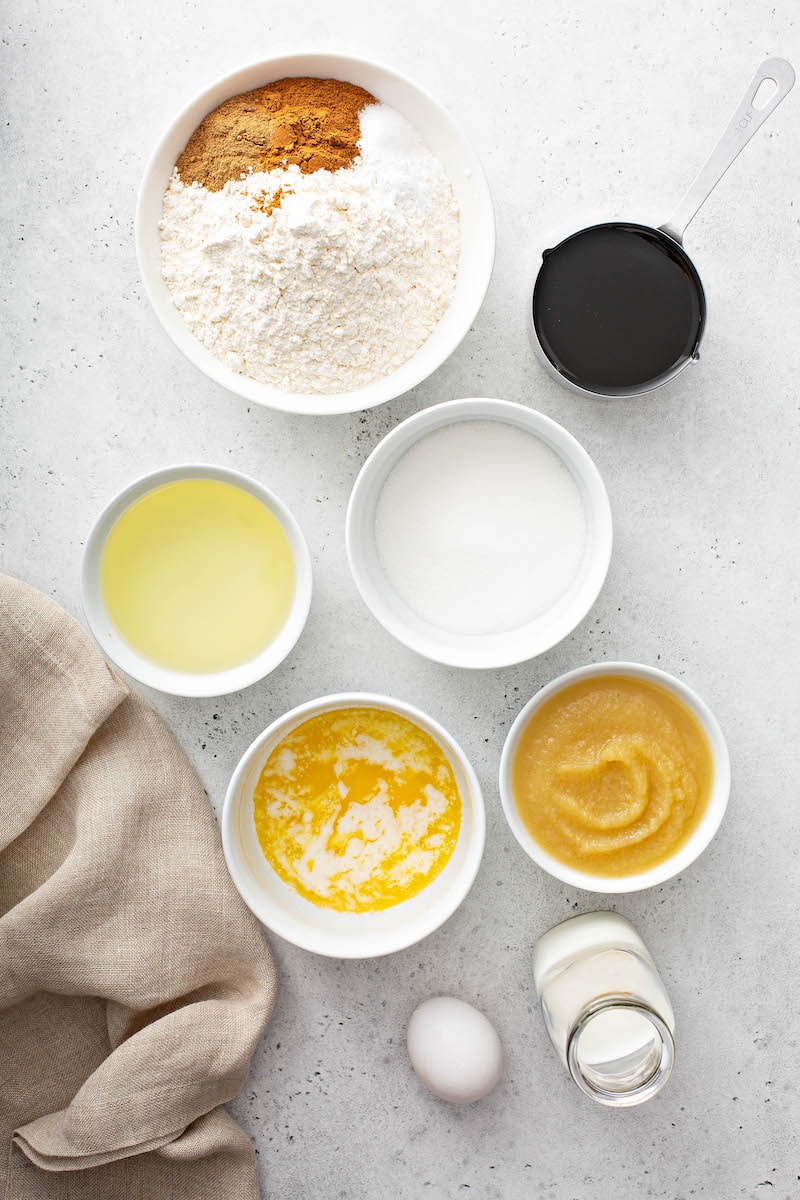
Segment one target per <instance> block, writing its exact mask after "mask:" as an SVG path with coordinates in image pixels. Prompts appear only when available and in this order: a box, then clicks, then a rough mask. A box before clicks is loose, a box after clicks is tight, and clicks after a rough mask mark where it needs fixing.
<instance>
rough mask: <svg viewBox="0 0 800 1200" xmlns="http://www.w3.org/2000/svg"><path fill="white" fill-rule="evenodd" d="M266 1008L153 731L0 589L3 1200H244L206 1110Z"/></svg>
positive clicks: (57, 634) (78, 635) (82, 653)
mask: <svg viewBox="0 0 800 1200" xmlns="http://www.w3.org/2000/svg"><path fill="white" fill-rule="evenodd" d="M275 988H276V981H275V974H274V968H273V965H272V960H271V957H270V955H269V951H268V949H267V947H266V945H265V943H264V941H263V938H262V936H261V932H260V928H259V927H258V924H257V922H256V921H255V919H254V918H253V917H252V915H251V914H250V912H249V911H248V910H247V908H246V907H245V906H244V904H243V902H242V901H241V899H240V897H239V895H238V893H237V892H236V890H235V888H234V886H233V884H232V882H231V880H230V877H229V876H228V873H227V869H226V866H225V862H224V858H223V855H222V848H221V844H220V840H219V835H218V833H217V829H216V825H215V822H214V818H213V814H212V812H211V809H210V806H209V803H208V799H207V797H206V795H205V793H204V791H203V788H202V785H201V784H200V781H199V780H198V778H197V776H196V774H195V773H194V771H193V769H192V767H191V765H190V764H189V762H188V760H187V759H186V757H185V756H184V754H183V752H182V751H181V750H180V748H179V747H178V745H177V743H176V742H175V740H174V738H173V737H172V735H171V734H170V732H169V731H168V730H167V728H166V726H165V725H164V724H163V722H162V721H161V720H160V718H159V717H158V716H157V715H156V714H155V713H154V712H153V711H152V709H150V708H149V706H148V705H147V704H145V703H144V701H143V700H142V699H141V698H140V697H138V696H136V695H135V694H134V693H132V692H130V690H129V689H128V688H127V687H126V685H125V684H124V683H122V682H121V681H120V680H119V679H117V678H116V677H115V676H114V675H112V673H111V671H110V670H109V668H108V667H107V665H106V663H105V662H104V660H103V658H102V656H101V655H100V653H99V652H98V650H97V649H96V647H95V646H94V643H93V642H92V641H91V640H90V639H89V637H88V635H87V634H86V633H85V632H84V631H83V629H82V628H81V627H80V626H79V625H78V624H77V623H76V622H75V621H73V620H72V619H71V618H70V617H69V616H68V615H67V614H66V613H64V612H63V611H62V610H61V609H59V608H58V607H57V606H56V605H54V604H53V603H52V601H50V600H48V599H46V598H45V597H44V596H42V595H40V594H39V593H37V592H35V591H34V590H33V589H32V588H29V587H27V586H26V585H24V584H20V583H19V582H17V581H15V580H10V579H8V578H6V577H3V576H0V1079H2V1082H3V1087H2V1090H0V1130H1V1131H2V1133H3V1135H4V1136H5V1137H6V1144H7V1145H8V1144H9V1142H10V1141H11V1139H12V1137H13V1142H14V1148H13V1149H12V1150H11V1152H10V1157H9V1168H8V1169H9V1172H10V1174H9V1179H8V1180H7V1181H6V1191H5V1193H4V1192H3V1189H2V1182H3V1181H2V1174H1V1173H2V1171H3V1169H4V1167H3V1157H2V1156H0V1195H4V1196H5V1200H17V1197H18V1196H19V1197H20V1200H23V1198H24V1200H33V1198H37V1200H38V1198H39V1197H41V1198H43V1200H44V1198H49V1197H50V1196H56V1195H57V1196H59V1197H62V1196H72V1195H73V1194H74V1195H75V1196H79V1197H81V1200H83V1198H84V1197H86V1200H95V1197H96V1198H97V1200H105V1197H106V1196H109V1197H110V1196H113V1195H116V1196H119V1197H122V1196H125V1195H134V1194H135V1195H137V1196H141V1197H142V1198H143V1200H147V1198H149V1197H150V1196H151V1195H152V1196H153V1198H154V1200H155V1197H158V1198H159V1200H163V1198H164V1197H166V1196H170V1195H172V1194H173V1190H174V1195H175V1196H176V1197H177V1196H191V1197H197V1200H205V1197H206V1196H208V1197H209V1200H210V1198H211V1197H212V1196H213V1197H214V1198H215V1200H216V1197H218V1196H219V1194H220V1187H221V1186H223V1187H224V1191H223V1194H235V1195H237V1196H238V1197H243V1198H245V1200H249V1198H250V1197H253V1198H255V1197H256V1196H257V1183H256V1172H255V1165H254V1158H253V1152H252V1148H251V1147H250V1146H249V1142H248V1141H247V1139H246V1138H245V1137H244V1135H243V1134H242V1133H241V1131H240V1130H239V1129H238V1127H237V1126H236V1125H235V1124H234V1123H233V1121H232V1120H231V1119H230V1118H229V1117H228V1116H227V1114H226V1113H225V1112H224V1110H223V1109H221V1108H220V1106H221V1105H223V1104H225V1103H226V1102H227V1101H229V1100H230V1099H232V1097H233V1096H234V1095H235V1094H236V1092H237V1091H238V1089H239V1088H240V1087H241V1085H242V1083H243V1082H244V1080H245V1078H246V1076H247V1071H248V1069H249V1062H250V1057H251V1055H252V1052H253V1050H254V1048H255V1045H256V1043H257V1041H258V1038H259V1036H260V1034H261V1032H262V1030H263V1028H264V1025H265V1023H266V1021H267V1019H268V1017H269V1014H270V1011H271V1008H272V1004H273V1001H274V995H275ZM22 1155H24V1156H25V1158H26V1159H27V1160H28V1163H27V1164H26V1162H25V1160H23V1159H22ZM203 1159H208V1161H209V1163H211V1162H212V1161H213V1169H211V1167H209V1170H208V1171H207V1172H205V1173H204V1171H203V1170H202V1169H201V1168H200V1163H201V1161H202V1160H203ZM30 1164H33V1166H31V1165H30ZM87 1168H91V1170H88V1171H87V1172H86V1174H85V1176H80V1172H82V1171H84V1170H86V1169H87ZM61 1172H70V1179H71V1180H72V1182H70V1183H69V1185H68V1187H67V1190H66V1191H65V1190H64V1187H65V1186H66V1185H65V1184H64V1182H63V1180H62V1183H61V1184H60V1185H59V1188H56V1189H54V1182H55V1181H54V1180H53V1179H52V1178H50V1176H51V1174H52V1173H61ZM73 1173H74V1174H73ZM37 1181H38V1182H37ZM184 1184H185V1186H186V1190H183V1188H184ZM93 1187H94V1189H95V1190H94V1191H92V1190H91V1189H92V1188H93ZM87 1189H88V1190H87Z"/></svg>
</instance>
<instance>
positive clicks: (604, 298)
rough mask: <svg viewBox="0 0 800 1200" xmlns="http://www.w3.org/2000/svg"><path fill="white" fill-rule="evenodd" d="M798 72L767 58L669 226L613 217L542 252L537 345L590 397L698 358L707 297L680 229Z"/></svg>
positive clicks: (639, 389) (662, 375)
mask: <svg viewBox="0 0 800 1200" xmlns="http://www.w3.org/2000/svg"><path fill="white" fill-rule="evenodd" d="M794 80H795V75H794V71H793V69H792V67H791V66H790V64H789V63H788V62H786V60H785V59H783V58H768V59H766V61H765V62H763V63H762V64H761V66H760V67H759V68H758V70H757V71H756V73H755V75H754V77H753V79H752V81H751V83H750V85H749V87H748V88H747V91H746V92H745V94H744V97H743V98H742V101H741V103H740V104H739V107H738V108H737V109H736V112H735V113H734V115H733V117H732V118H731V121H730V124H729V125H728V127H727V129H726V130H725V132H724V133H723V135H722V137H721V138H720V140H719V142H718V143H717V145H716V147H715V148H714V150H713V151H712V153H711V156H710V157H709V159H708V161H707V162H706V164H705V166H704V167H703V168H702V170H701V171H700V173H699V175H698V176H697V178H696V179H695V181H694V183H693V184H692V186H691V187H690V188H689V190H688V192H687V193H686V195H685V196H684V197H683V199H682V200H681V202H680V204H679V205H678V207H677V209H676V211H675V213H674V215H673V216H672V218H671V219H670V220H669V221H667V222H666V223H665V224H664V225H661V226H659V228H657V229H656V228H653V227H651V226H649V225H637V224H633V223H630V222H626V221H609V222H605V223H603V224H601V225H592V226H590V227H589V228H587V229H581V230H579V231H578V232H577V233H573V234H572V235H571V236H570V237H567V238H565V239H564V240H563V241H562V242H559V244H558V245H557V246H555V247H554V248H553V249H552V250H545V252H544V254H543V255H542V265H541V267H540V268H539V274H538V276H537V278H536V284H535V286H534V290H533V329H534V347H535V348H536V350H537V351H538V353H539V357H540V359H541V360H542V362H543V364H544V365H545V367H546V368H547V369H548V370H549V371H550V372H551V374H553V375H554V376H555V377H556V378H557V379H558V380H559V382H561V383H563V384H565V385H566V386H567V387H569V388H571V389H572V390H574V391H579V392H582V393H583V394H584V395H587V396H639V395H642V394H644V393H645V392H649V391H652V390H653V389H654V388H657V387H660V386H661V385H662V384H664V383H667V381H668V380H670V379H673V378H674V377H675V376H676V375H677V374H679V372H680V371H682V370H683V369H684V368H685V367H686V366H688V364H689V363H690V362H693V361H695V360H696V359H697V357H698V352H699V348H700V342H701V340H702V337H703V331H704V329H705V324H706V297H705V292H704V290H703V285H702V282H701V280H700V276H699V274H698V272H697V269H696V267H695V266H694V263H693V262H692V260H691V259H690V258H689V255H688V254H687V253H686V251H685V250H684V249H683V244H682V243H683V234H684V232H685V230H686V227H687V226H688V224H689V222H690V221H691V220H692V218H693V217H694V216H695V214H696V213H697V211H698V209H699V208H700V206H701V205H702V204H703V202H704V201H705V200H706V199H707V197H708V196H709V195H710V193H711V192H712V191H713V189H714V188H715V187H716V185H717V184H718V183H719V181H720V179H721V178H722V176H723V175H724V174H725V172H726V171H727V169H728V167H729V166H730V165H731V163H732V162H733V161H734V159H735V158H736V157H737V156H738V154H739V153H740V152H741V151H742V150H743V149H744V147H745V146H746V145H747V143H748V142H749V141H750V139H751V137H752V136H753V134H754V133H755V132H756V130H757V129H759V128H760V127H761V126H762V125H763V124H764V122H765V121H766V119H767V117H769V116H770V115H771V114H772V113H773V112H774V111H775V109H776V108H777V106H778V105H779V104H780V102H781V100H783V98H784V96H786V95H787V94H788V93H789V92H790V91H791V89H792V86H793V85H794Z"/></svg>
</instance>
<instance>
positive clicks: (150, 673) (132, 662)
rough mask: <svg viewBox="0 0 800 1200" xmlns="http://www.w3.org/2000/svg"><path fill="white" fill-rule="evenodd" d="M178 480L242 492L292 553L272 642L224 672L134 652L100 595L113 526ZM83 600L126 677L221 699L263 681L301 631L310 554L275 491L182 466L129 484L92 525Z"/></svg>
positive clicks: (223, 471) (218, 470)
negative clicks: (288, 596)
mask: <svg viewBox="0 0 800 1200" xmlns="http://www.w3.org/2000/svg"><path fill="white" fill-rule="evenodd" d="M179 479H217V480H219V481H220V482H221V483H230V484H233V486H234V487H238V488H241V489H242V490H243V491H245V492H249V493H250V495H252V496H255V498H256V499H257V500H260V501H261V503H262V504H263V505H264V506H265V507H266V508H268V509H269V510H270V512H271V513H273V514H274V516H276V517H277V518H278V520H279V521H280V523H281V525H282V527H283V531H284V533H285V534H286V537H287V538H288V541H289V545H290V546H291V548H292V554H293V555H294V565H295V572H296V580H295V593H294V600H293V602H292V607H291V610H290V612H289V615H288V617H287V619H286V622H285V624H284V626H283V628H282V629H281V631H280V632H279V634H278V636H277V637H276V638H275V639H274V641H272V642H270V644H269V645H268V646H267V647H266V649H265V650H262V652H261V653H260V654H258V655H257V656H256V657H255V658H253V659H251V660H250V661H249V662H246V663H242V664H241V665H240V666H238V667H231V668H230V669H229V670H226V671H212V672H208V673H201V672H197V673H194V672H192V673H190V672H183V671H173V670H170V669H169V668H167V667H160V666H158V664H157V663H154V662H151V661H150V659H148V658H144V657H143V656H142V655H141V654H138V653H137V652H136V651H135V650H133V649H132V648H131V647H130V646H129V645H128V643H127V642H126V641H125V640H124V639H123V638H122V637H120V635H119V634H118V633H117V631H116V629H115V628H114V626H113V624H112V623H111V620H110V618H109V616H108V613H107V612H106V608H105V605H104V604H103V598H102V595H101V592H100V559H101V557H102V553H103V547H104V545H105V542H106V538H107V537H108V535H109V533H110V532H111V529H112V527H113V525H114V523H115V522H116V521H117V520H118V519H119V517H121V516H122V514H123V512H124V511H125V509H126V508H129V507H130V505H131V504H133V502H134V501H135V500H138V499H139V498H140V497H141V496H144V495H146V494H147V493H148V492H151V491H153V489H154V488H157V487H161V486H162V485H163V484H165V483H175V482H176V481H177V480H179ZM81 598H82V600H83V611H84V613H85V615H86V621H87V623H88V625H89V628H90V629H91V631H92V633H93V634H94V636H95V638H96V639H97V641H98V643H99V644H100V647H101V648H102V650H103V651H104V653H105V654H107V655H108V657H109V658H110V659H112V660H113V661H114V662H115V663H116V664H117V666H118V667H121V668H122V670H123V671H125V673H126V674H127V675H130V676H131V677H132V678H133V679H138V680H139V682H140V683H144V684H147V686H148V687H151V688H155V689H156V690H157V691H159V692H168V693H170V694H171V695H173V696H224V695H226V694H227V693H228V692H238V691H240V690H241V689H242V688H246V687H249V686H250V685H251V684H252V683H256V682H257V681H258V680H259V679H263V678H264V676H265V675H268V674H269V673H270V671H273V670H274V669H275V667H277V665H278V663H280V662H282V661H283V659H284V658H286V655H287V654H288V653H289V651H290V650H291V649H292V647H293V646H294V644H295V642H296V641H297V639H298V638H299V636H300V634H301V633H302V631H303V627H304V625H305V623H306V619H307V617H308V610H309V608H310V606H311V556H310V555H309V553H308V546H307V545H306V541H305V538H304V537H303V534H302V531H301V529H300V526H299V525H298V524H297V521H296V520H295V519H294V517H293V516H292V514H291V512H290V511H289V509H288V508H287V507H286V505H285V504H284V503H283V501H281V500H279V499H278V497H277V496H276V495H275V493H274V492H271V491H270V490H269V488H265V487H263V485H262V484H260V483H258V482H257V481H256V480H255V479H251V478H250V477H249V476H247V475H242V474H240V473H239V472H238V471H232V470H230V469H229V468H227V467H213V466H208V465H207V464H205V463H185V464H182V465H180V466H174V467H166V468H164V469H163V470H161V471H153V472H152V473H151V474H150V475H144V476H143V477H142V478H141V479H137V480H136V482H135V483H132V484H130V485H129V486H128V487H126V488H123V490H122V491H121V492H120V493H119V494H118V495H117V496H115V497H114V499H113V500H111V501H110V503H109V504H107V505H106V507H105V508H104V509H103V511H102V512H101V513H100V516H99V517H98V518H97V520H96V521H95V523H94V525H93V526H92V529H91V532H90V534H89V537H88V538H87V540H86V548H85V550H84V552H83V564H82V568H81Z"/></svg>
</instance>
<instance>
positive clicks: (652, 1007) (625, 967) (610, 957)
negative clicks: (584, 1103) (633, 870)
mask: <svg viewBox="0 0 800 1200" xmlns="http://www.w3.org/2000/svg"><path fill="white" fill-rule="evenodd" d="M533 973H534V979H535V982H536V990H537V992H538V994H539V999H540V1001H541V1005H542V1012H543V1014H544V1019H545V1024H546V1025H547V1031H548V1033H549V1034H550V1039H551V1041H552V1043H553V1045H554V1046H555V1048H556V1050H557V1051H558V1054H559V1056H560V1058H561V1061H562V1062H563V1063H564V1066H565V1067H566V1068H567V1070H568V1071H569V1073H570V1075H571V1076H572V1078H573V1079H574V1080H575V1082H576V1083H577V1085H578V1087H579V1088H580V1089H581V1091H582V1092H585V1093H586V1095H587V1096H591V1097H592V1099H593V1100H597V1101H598V1103H600V1104H608V1105H611V1106H616V1107H622V1106H627V1105H632V1104H642V1103H643V1102H644V1101H645V1100H649V1099H650V1098H651V1097H652V1096H655V1095H656V1093H657V1092H659V1091H661V1088H662V1087H663V1086H664V1084H665V1083H666V1082H667V1079H668V1078H669V1075H670V1072H671V1070H672V1064H673V1059H674V1053H675V1047H674V1042H673V1036H672V1035H673V1032H674V1029H675V1015H674V1013H673V1011H672V1005H671V1004H670V1002H669V997H668V996H667V993H666V991H665V989H664V984H663V983H662V982H661V979H660V977H659V974H658V971H657V970H656V966H655V963H654V962H653V959H652V958H651V957H650V954H649V952H648V950H647V947H646V946H645V944H644V942H643V941H642V939H641V938H640V937H639V935H638V933H637V932H636V930H635V929H634V928H633V926H632V925H631V923H630V921H626V919H625V918H624V917H621V916H619V915H618V914H617V913H611V912H594V913H584V914H583V915H582V916H579V917H571V918H570V920H568V921H564V922H563V923H562V924H561V925H556V927H555V928H554V929H551V930H549V931H548V932H547V933H545V934H544V935H543V937H541V938H540V939H539V941H538V942H537V944H536V947H535V949H534V952H533Z"/></svg>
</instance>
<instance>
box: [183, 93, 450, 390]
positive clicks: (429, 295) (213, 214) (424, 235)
mask: <svg viewBox="0 0 800 1200" xmlns="http://www.w3.org/2000/svg"><path fill="white" fill-rule="evenodd" d="M360 120H361V138H360V141H359V157H358V158H357V159H356V160H355V162H354V163H353V164H352V166H350V167H347V168H344V169H343V170H339V171H333V172H331V171H325V170H320V171H314V172H311V173H309V174H303V173H301V171H300V169H299V167H296V166H289V167H287V168H285V169H280V170H272V171H266V172H258V173H255V174H251V175H249V176H246V177H245V178H244V179H241V180H237V181H231V182H229V183H227V184H226V185H225V187H224V188H223V189H222V190H221V191H218V192H211V191H208V190H207V189H206V188H205V187H203V186H202V185H201V184H198V183H193V184H191V185H190V186H188V187H187V186H185V185H184V184H183V183H182V182H181V180H180V178H179V177H178V175H177V173H175V174H173V177H172V180H171V182H170V185H169V188H168V189H167V192H166V194H165V196H164V207H163V215H162V221H161V273H162V276H163V278H164V281H165V282H166V284H167V287H168V288H169V290H170V292H171V294H172V299H173V302H174V304H175V306H176V308H177V309H178V311H179V312H180V313H181V315H182V317H183V319H184V321H185V322H186V324H187V325H188V327H189V329H190V330H191V331H192V333H193V334H194V335H195V336H196V337H197V338H198V339H199V340H200V341H201V342H202V343H203V344H204V345H205V346H207V347H208V349H209V350H211V351H212V353H213V354H215V355H216V356H217V358H219V359H220V360H221V361H222V362H224V363H227V365H228V366H229V367H231V368H232V369H233V370H234V371H237V372H239V373H241V374H243V375H247V376H249V377H250V378H251V379H255V380H258V381H259V382H261V383H267V384H272V385H274V386H276V387H280V388H283V389H284V390H286V391H291V392H317V393H334V392H345V391H350V390H351V389H353V388H358V387H362V386H363V385H365V384H367V383H370V382H372V381H373V380H375V379H379V378H381V377H382V376H384V375H387V374H388V373H389V372H390V371H393V370H394V369H395V368H396V367H399V366H400V365H401V364H402V363H404V362H406V361H407V360H408V359H409V358H410V357H411V356H412V355H413V354H414V353H416V351H417V350H418V349H419V348H420V346H421V345H422V344H423V343H424V342H425V341H426V340H427V338H428V337H429V335H430V333H431V331H432V330H433V328H434V326H435V325H436V323H437V322H438V321H439V319H440V318H441V316H442V315H443V313H444V312H445V310H446V308H447V307H448V305H449V303H450V300H451V299H452V296H453V291H454V288H455V279H456V272H457V269H458V260H459V253H460V230H459V215H458V207H457V205H456V201H455V197H454V195H453V190H452V187H451V185H450V182H449V180H448V178H447V176H446V174H445V172H444V169H443V167H442V165H441V163H440V162H439V161H438V159H436V158H435V157H434V156H433V155H432V154H431V153H430V151H429V150H428V148H427V147H426V145H425V144H424V142H423V141H422V140H421V138H420V137H419V136H418V134H417V133H416V131H415V130H414V129H413V127H412V126H411V125H409V123H408V122H407V121H406V120H405V119H404V118H403V117H401V116H400V114H399V113H397V112H395V111H394V109H391V108H389V107H387V106H386V105H383V104H376V105H370V106H369V107H367V108H365V109H364V110H363V111H362V113H361V117H360ZM279 192H280V195H279V196H278V193H279ZM271 198H273V199H274V198H277V199H279V201H280V202H279V204H278V205H277V206H276V207H274V208H273V209H272V211H271V212H267V211H265V210H266V209H267V208H269V201H270V199H271Z"/></svg>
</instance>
